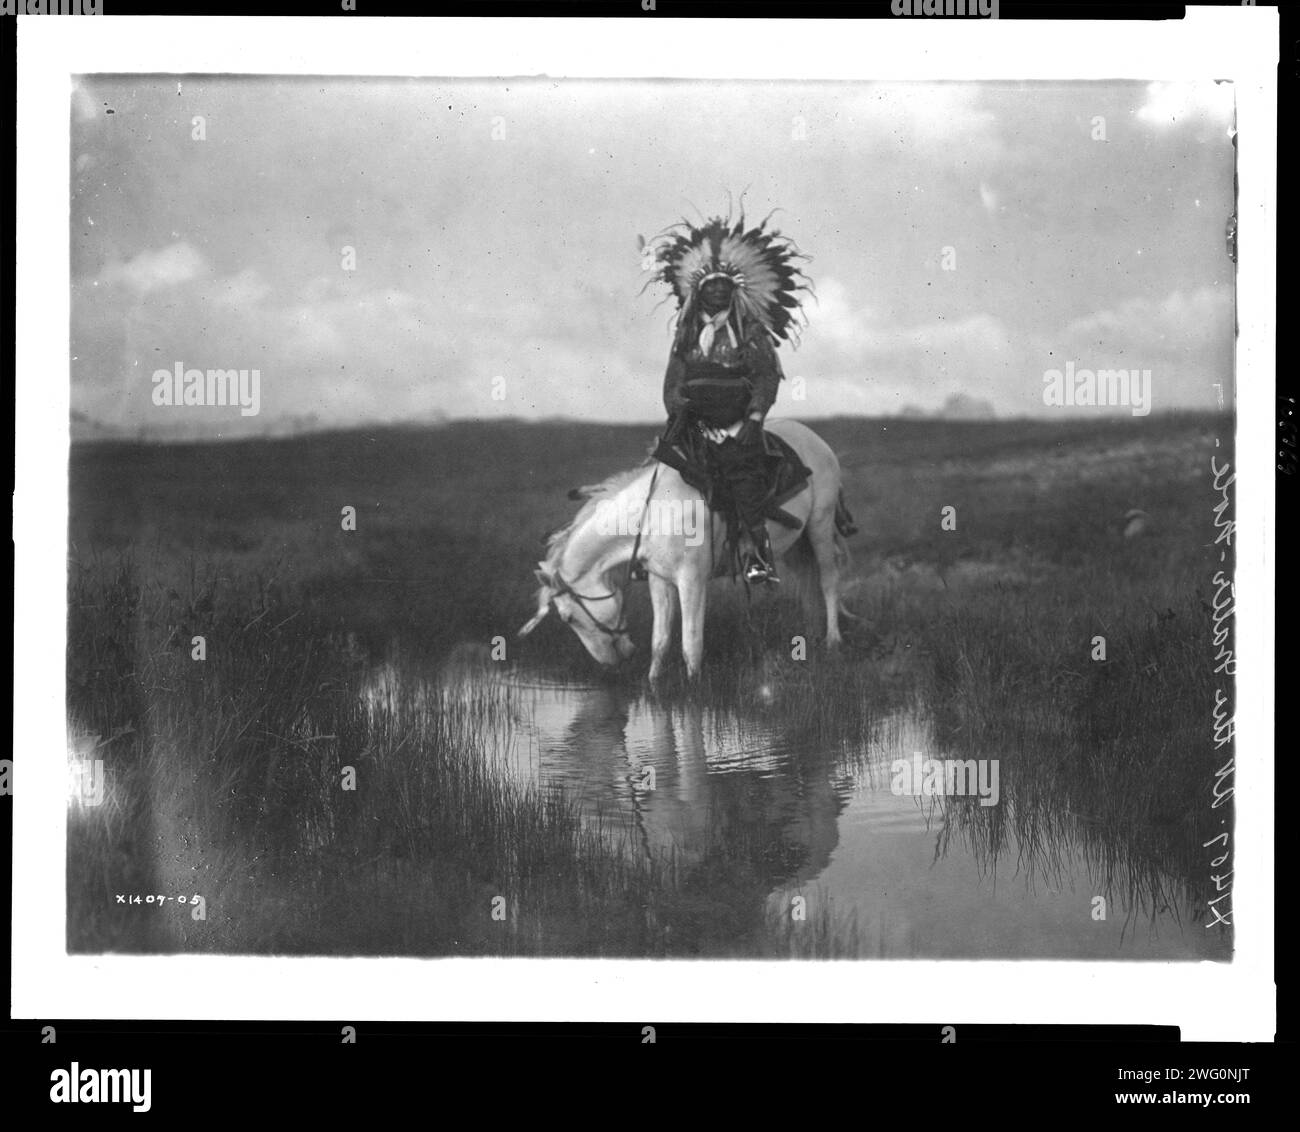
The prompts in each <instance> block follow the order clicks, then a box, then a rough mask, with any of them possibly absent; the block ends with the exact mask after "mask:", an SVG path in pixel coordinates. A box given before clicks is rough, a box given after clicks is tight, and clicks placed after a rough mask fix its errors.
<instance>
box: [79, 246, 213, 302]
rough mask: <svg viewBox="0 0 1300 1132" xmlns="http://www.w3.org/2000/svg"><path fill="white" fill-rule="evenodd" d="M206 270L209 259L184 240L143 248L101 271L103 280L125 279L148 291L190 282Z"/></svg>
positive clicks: (141, 291)
mask: <svg viewBox="0 0 1300 1132" xmlns="http://www.w3.org/2000/svg"><path fill="white" fill-rule="evenodd" d="M206 272H207V261H206V260H204V258H203V256H202V255H201V254H200V253H199V252H198V251H197V250H196V249H195V248H193V247H191V246H190V245H189V244H187V243H185V242H184V241H181V242H180V243H176V244H169V245H168V246H167V247H165V248H160V249H158V250H157V251H143V252H141V253H140V254H139V255H137V256H135V257H134V258H133V259H130V260H128V261H127V262H126V263H118V262H114V263H110V264H108V266H106V267H105V268H104V270H103V271H102V272H101V273H100V281H101V282H104V283H123V284H125V285H126V286H127V287H130V288H131V289H132V290H133V291H137V292H139V293H140V294H142V295H144V294H148V293H149V292H150V291H155V290H157V289H158V288H159V287H175V286H178V285H179V284H181V283H188V282H189V281H190V280H191V279H197V278H199V277H200V276H201V275H204V274H205V273H206Z"/></svg>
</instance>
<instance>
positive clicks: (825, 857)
mask: <svg viewBox="0 0 1300 1132" xmlns="http://www.w3.org/2000/svg"><path fill="white" fill-rule="evenodd" d="M809 423H810V424H811V425H812V427H813V428H815V429H816V430H817V431H818V432H819V433H820V434H821V435H822V436H823V437H825V438H826V440H827V441H828V442H829V443H830V444H831V446H832V448H834V449H835V451H836V452H837V453H838V454H839V457H840V460H841V463H842V466H843V468H844V475H845V484H846V498H847V502H848V505H849V507H850V509H851V511H852V512H853V514H854V517H855V519H856V521H857V525H858V527H859V533H858V534H857V535H856V536H854V537H853V539H852V540H851V542H850V545H851V549H852V553H853V560H852V564H851V566H850V567H849V569H848V572H847V577H846V583H845V587H844V596H845V603H846V605H847V606H848V607H849V609H850V610H852V611H853V613H855V614H856V615H857V617H858V620H854V621H850V622H848V623H846V625H845V645H844V647H843V649H842V650H840V651H839V652H838V653H835V654H828V653H826V652H824V650H822V649H821V648H820V646H819V644H818V642H819V639H820V632H819V626H820V624H821V622H820V614H819V613H818V612H817V610H816V609H815V608H811V609H810V608H809V607H808V606H807V604H806V603H801V602H800V601H799V600H797V595H796V594H795V591H796V590H797V589H798V588H799V587H798V586H797V585H795V584H794V583H795V580H796V579H795V576H794V574H793V573H792V574H791V577H790V579H789V584H788V585H786V586H783V587H782V590H783V591H784V592H780V593H777V594H771V593H754V594H752V595H747V594H746V593H745V592H744V590H743V587H740V586H738V585H735V584H731V583H728V582H727V581H725V580H722V581H718V582H715V583H714V590H713V593H712V596H711V598H710V607H709V619H708V627H707V631H706V657H705V670H704V671H705V674H704V677H703V678H702V680H701V681H700V682H699V684H698V685H697V686H688V685H687V684H686V683H685V682H684V681H683V680H682V679H681V678H680V676H676V677H675V678H674V679H672V680H670V681H669V684H668V686H667V688H665V689H661V690H659V691H657V692H654V693H652V692H651V691H650V690H649V689H648V688H647V687H646V686H645V680H644V676H645V669H646V666H647V663H648V658H647V657H646V656H645V655H644V654H645V653H646V651H647V649H648V639H649V608H648V607H649V603H648V600H647V598H646V595H645V592H644V586H639V587H634V591H633V593H632V597H631V601H632V614H631V623H632V627H633V634H634V636H635V637H636V639H637V641H638V644H639V653H640V655H638V657H636V658H634V659H633V660H632V661H631V662H630V664H629V665H627V666H626V667H625V669H623V670H620V672H619V673H618V674H617V675H615V676H613V677H609V676H605V675H603V674H600V673H597V672H596V671H595V666H594V665H593V662H592V661H591V660H590V658H589V657H588V656H587V654H586V653H585V652H584V651H583V649H582V647H581V646H580V644H579V642H578V640H577V638H576V637H574V636H573V635H572V634H571V633H569V632H568V630H567V629H565V627H564V626H563V625H560V624H558V623H554V619H550V620H548V621H546V622H544V623H543V624H542V625H541V626H540V627H539V628H538V629H537V631H536V632H535V633H534V634H532V635H531V636H529V637H528V638H525V639H522V640H520V639H517V638H516V636H515V633H516V630H517V629H518V628H519V626H520V625H521V624H522V623H523V622H524V621H526V620H527V619H528V617H529V616H530V615H531V613H532V612H533V608H534V601H533V590H534V587H535V581H534V578H533V574H532V570H533V567H534V565H535V564H536V561H537V559H538V558H539V557H540V554H541V550H542V547H541V545H540V539H541V538H542V537H543V536H544V535H545V533H546V532H547V531H549V530H551V529H553V528H555V527H556V526H558V525H560V524H562V523H564V522H565V521H567V519H568V518H569V517H570V516H571V515H572V513H573V510H574V509H575V505H574V504H573V503H571V502H570V501H569V500H568V499H567V498H566V492H567V491H568V489H569V488H571V487H573V486H574V485H575V484H579V483H590V482H593V481H594V480H598V479H600V478H602V477H604V476H607V475H609V474H611V473H613V472H616V471H619V470H621V469H624V468H627V467H630V466H631V465H633V464H636V463H638V462H639V461H640V460H641V459H642V458H644V455H645V453H646V451H647V450H648V448H649V446H650V444H651V441H652V439H653V432H654V430H653V428H650V427H645V426H641V427H635V426H634V427H629V426H597V425H583V424H573V423H565V422H549V423H541V424H525V423H511V422H499V423H459V424H450V425H442V426H438V427H431V428H418V429H417V428H410V429H382V430H381V429H376V430H356V431H350V432H339V433H326V434H317V435H311V436H303V437H298V438H292V439H277V440H261V441H241V442H228V443H212V444H186V445H182V444H166V445H163V444H158V445H149V444H135V443H120V442H109V443H95V444H75V445H74V446H73V449H72V453H71V460H70V497H71V515H70V524H69V528H70V529H69V566H68V570H69V573H68V603H69V609H68V718H69V747H70V750H71V751H72V752H73V754H74V756H75V757H77V758H79V759H93V760H101V761H102V765H103V777H104V794H103V798H102V800H99V802H98V804H95V805H85V804H79V803H77V802H76V801H74V802H73V804H71V805H70V808H69V824H68V837H69V860H68V878H67V880H68V910H69V916H68V947H69V950H71V951H75V952H95V953H98V952H105V951H123V952H181V951H206V952H225V953H241V954H316V955H406V956H440V955H452V954H464V955H498V956H503V955H572V956H605V955H608V956H650V957H697V956H713V957H741V958H745V957H786V956H790V957H817V958H833V957H845V958H848V957H872V956H889V957H896V956H915V957H927V956H950V955H962V954H965V955H972V956H974V955H978V956H980V957H992V958H997V957H999V956H1000V955H1001V956H1002V957H1008V958H1009V957H1031V956H1033V955H1035V954H1043V955H1053V956H1070V955H1076V956H1078V957H1085V956H1086V957H1113V958H1144V957H1150V958H1158V957H1164V958H1170V957H1174V958H1215V959H1226V958H1228V957H1229V956H1230V954H1231V938H1230V936H1228V935H1227V934H1226V933H1225V932H1224V931H1223V930H1222V929H1217V930H1216V932H1214V933H1210V932H1208V931H1207V927H1206V923H1205V920H1206V904H1207V901H1208V900H1210V899H1213V897H1214V895H1215V894H1214V891H1213V885H1212V883H1211V880H1210V877H1211V874H1212V872H1213V871H1214V870H1213V869H1212V868H1211V867H1210V859H1211V856H1212V854H1210V853H1209V852H1208V851H1207V850H1206V849H1205V848H1204V847H1203V846H1204V844H1205V843H1206V842H1207V841H1208V840H1209V839H1210V838H1211V837H1213V836H1215V835H1216V834H1217V833H1219V831H1220V829H1221V828H1222V827H1221V825H1220V821H1221V819H1222V818H1223V817H1224V812H1225V811H1224V808H1222V807H1221V808H1219V809H1212V808H1211V803H1212V802H1213V801H1214V794H1213V787H1214V782H1215V772H1216V770H1217V769H1218V768H1220V767H1221V766H1222V765H1223V764H1224V763H1225V762H1226V761H1227V758H1228V756H1229V754H1230V751H1229V750H1215V749H1214V746H1213V742H1212V737H1213V735H1212V733H1213V727H1212V709H1213V704H1214V696H1215V689H1216V687H1220V686H1222V685H1223V683H1224V681H1225V679H1226V678H1225V677H1224V676H1223V675H1221V674H1220V675H1216V674H1215V673H1214V664H1215V661H1214V656H1215V648H1214V645H1213V643H1212V640H1213V632H1214V624H1213V621H1212V616H1213V608H1212V605H1211V602H1212V600H1213V598H1214V593H1215V587H1214V586H1213V584H1212V581H1211V579H1212V577H1213V575H1214V572H1215V571H1216V570H1217V569H1220V568H1221V565H1220V562H1219V551H1220V550H1221V549H1222V547H1221V546H1215V545H1214V541H1215V537H1216V535H1217V533H1218V532H1217V530H1216V528H1215V526H1214V515H1213V508H1214V506H1215V504H1216V502H1217V493H1216V492H1214V491H1213V490H1212V486H1211V484H1212V476H1211V473H1210V462H1211V457H1212V456H1215V457H1217V458H1218V460H1219V461H1220V463H1223V462H1224V461H1230V460H1233V450H1232V421H1231V419H1230V418H1228V417H1212V416H1208V415H1173V416H1164V417H1158V416H1151V417H1146V418H1133V419H1098V420H1093V421H1088V422H1071V423H1068V424H1061V423H1053V422H1029V421H973V422H944V421H936V420H902V419H890V420H877V419H834V420H824V421H815V422H809ZM1216 440H1217V442H1218V445H1219V446H1218V447H1217V448H1216ZM346 508H354V509H355V516H356V519H355V529H345V528H346V527H347V526H348V525H349V524H345V523H344V521H343V515H344V510H345V509H346ZM946 508H951V509H953V510H952V511H951V512H948V514H949V515H950V516H951V518H950V521H949V522H948V523H947V524H943V523H941V518H942V516H943V515H944V514H945V509H946ZM1134 509H1139V510H1141V511H1142V512H1143V513H1144V516H1143V518H1142V527H1143V529H1141V530H1140V531H1135V530H1133V528H1131V527H1130V533H1129V534H1128V535H1126V534H1125V528H1126V515H1128V513H1129V512H1130V511H1132V510H1134ZM954 520H955V526H954V525H953V521H954ZM945 528H950V529H945ZM1229 565H1230V561H1229ZM801 636H802V637H805V638H806V640H807V642H808V644H807V651H806V655H804V654H803V652H802V650H799V652H800V655H799V656H797V657H796V656H795V655H793V654H794V652H795V651H796V650H792V648H791V641H792V639H793V638H796V637H801ZM198 638H202V646H201V648H202V656H201V658H198V657H196V648H198V647H199V646H197V645H196V639H198ZM1098 638H1104V646H1103V647H1104V653H1102V652H1099V649H1098V645H1097V639H1098ZM548 712H549V713H551V715H549V716H548V715H547V713H548ZM900 721H903V722H900ZM914 727H915V728H919V729H920V732H921V733H923V737H922V738H921V739H916V738H915V733H914V731H912V730H909V728H914ZM882 736H883V737H884V738H882ZM889 736H893V738H892V739H891V738H889ZM661 740H662V742H661ZM665 743H667V744H668V746H664V744H665ZM891 743H893V744H894V747H893V748H890V744H891ZM882 744H883V745H882ZM922 744H924V745H930V746H932V747H933V748H934V749H935V750H941V751H942V752H944V753H945V754H946V755H948V756H950V757H953V758H957V759H975V760H996V761H997V763H998V765H999V766H1000V804H997V805H992V806H982V805H979V804H976V802H975V800H974V799H971V798H965V799H963V798H956V799H954V798H949V799H945V800H944V804H943V805H942V806H939V807H932V808H930V809H925V808H924V807H921V808H920V809H918V810H917V812H916V816H915V820H914V821H913V818H912V817H911V816H909V814H905V813H902V812H901V811H890V813H891V814H892V816H891V817H888V818H887V817H885V816H881V814H882V813H883V811H881V812H880V813H877V812H876V811H873V810H871V809H870V806H869V805H867V803H866V802H863V801H862V799H864V798H866V797H867V794H868V793H869V789H868V788H869V787H870V789H878V788H879V786H880V775H881V774H882V771H881V766H882V765H884V764H882V763H881V757H882V755H881V752H882V751H883V752H885V754H886V755H887V754H888V753H889V750H887V748H888V749H890V750H896V752H904V751H905V752H906V753H907V754H910V753H911V749H910V748H911V747H914V746H919V745H922ZM665 750H668V751H670V754H669V755H667V756H664V755H663V754H662V752H663V751H665ZM656 752H658V753H656ZM566 760H567V761H566ZM656 760H657V761H656ZM765 760H766V761H765ZM888 761H889V760H888V758H885V764H887V763H888ZM647 765H653V766H654V767H655V768H656V769H657V772H658V779H659V781H658V788H657V789H656V790H654V791H653V795H651V794H648V793H647V792H646V791H645V790H644V789H642V788H641V786H639V785H638V784H639V783H640V782H641V779H640V777H638V776H640V775H641V774H642V772H643V770H644V768H645V767H646V766H647ZM883 773H884V774H885V778H884V781H885V782H888V772H883ZM885 793H886V794H887V791H886V792H885ZM854 799H857V800H858V801H856V802H855V801H854ZM926 801H927V803H928V801H929V800H926ZM882 804H883V803H882ZM909 804H910V803H909ZM858 806H865V807H866V808H855V807H858ZM873 814H876V816H875V817H872V815H873ZM850 819H852V820H850ZM904 819H906V821H907V822H909V823H912V824H909V825H907V836H908V837H909V838H913V839H914V842H912V841H909V842H908V844H913V845H914V847H915V845H922V846H923V852H924V855H925V857H926V862H925V867H922V866H921V865H919V864H916V863H915V862H913V863H912V864H908V865H906V866H903V865H899V866H898V871H897V872H896V873H886V872H885V871H881V870H887V869H888V868H889V867H890V866H889V864H888V861H887V853H886V850H887V848H888V845H895V844H901V842H899V843H896V842H889V843H888V845H887V844H886V842H885V841H884V840H880V841H871V840H870V837H872V836H877V834H879V836H880V837H881V838H883V837H884V835H885V834H886V833H888V831H889V829H890V822H891V821H897V822H903V821H904ZM873 822H875V824H874V825H873V824H872V823H873ZM859 825H860V826H861V828H860V829H858V826H859ZM1230 825H1231V818H1230V815H1229V826H1230ZM899 828H900V829H901V828H902V827H901V826H900V827H899ZM855 830H856V832H855ZM900 836H901V834H900ZM944 862H949V863H950V865H951V867H953V868H955V867H956V864H957V863H958V862H961V868H962V871H961V872H960V874H949V873H945V872H943V871H942V870H943V868H947V867H949V866H946V865H944V864H943V863H944ZM887 876H888V878H889V883H888V884H886V883H885V878H886V877H887ZM898 880H901V882H902V887H904V888H906V889H907V891H906V893H900V892H899V891H898V889H899V884H898V883H895V882H896V881H898ZM995 881H996V883H995ZM959 887H960V888H961V889H962V892H961V893H960V899H961V901H963V902H964V903H961V905H960V908H961V909H962V910H961V911H960V913H959V911H958V896H959V893H958V888H959ZM966 890H969V891H968V892H967V891H966ZM123 893H139V894H157V895H158V896H162V897H166V898H167V899H166V900H164V901H163V902H162V903H161V904H158V903H154V904H153V905H144V906H142V905H139V904H134V903H131V902H127V903H125V904H123V903H121V902H119V901H118V899H117V897H118V895H119V894H123ZM795 896H797V897H798V899H799V900H801V901H803V903H801V904H800V908H801V910H803V911H804V913H805V914H804V915H802V916H800V917H796V918H792V917H791V916H789V915H787V914H785V909H786V906H787V904H788V902H789V900H790V899H794V898H795ZM179 897H185V899H186V902H185V903H180V901H179V900H178V898H179ZM193 897H202V909H201V913H202V914H201V916H199V918H196V915H198V913H197V912H196V911H195V906H194V905H193V904H192V903H191V902H190V901H191V898H193ZM1098 898H1101V899H1103V900H1104V901H1105V902H1106V905H1107V906H1108V907H1110V908H1112V909H1122V910H1123V914H1122V916H1121V915H1119V914H1117V913H1115V912H1112V915H1111V920H1110V921H1109V922H1110V923H1113V924H1114V930H1113V931H1111V930H1110V929H1109V928H1107V929H1105V931H1104V932H1103V933H1102V934H1099V931H1101V929H1099V928H1098V927H1097V917H1096V915H1095V908H1096V904H1095V901H1096V900H1097V899H1098ZM900 901H901V903H900ZM1002 901H1012V903H1011V904H1006V903H999V902H1002ZM981 909H984V910H985V911H987V914H988V915H989V916H990V917H992V916H994V914H995V913H996V918H997V920H998V921H999V923H1003V924H1005V922H1006V921H1008V919H1010V920H1011V921H1014V920H1015V918H1016V917H1017V916H1021V917H1023V923H1022V928H1021V930H1022V932H1023V933H1024V934H1023V935H1022V936H1018V937H1015V938H1018V939H1021V940H1022V943H1023V946H1021V947H1019V948H1018V949H1015V950H1012V949H1009V948H1007V949H1006V950H1005V951H1003V950H1000V949H1001V948H1003V943H1004V942H1005V940H1007V939H1010V938H1012V937H1010V936H1006V935H1003V936H997V937H996V938H994V936H992V935H989V934H988V933H987V932H986V933H985V934H983V935H979V934H976V935H972V936H970V937H969V938H968V937H966V936H963V935H962V934H961V931H963V930H965V929H961V928H960V926H959V925H958V923H957V921H958V919H959V918H960V917H969V916H972V915H974V916H976V917H977V918H978V916H979V915H981V914H983V913H982V912H981ZM1152 925H1156V926H1157V927H1158V930H1157V928H1156V927H1153V926H1152ZM1013 926H1014V924H1013ZM990 930H991V929H990ZM998 930H999V931H1009V930H1011V929H1010V928H1007V927H1005V926H1004V927H1000V928H999V929H998ZM1155 936H1159V938H1160V941H1161V942H1160V944H1159V947H1157V946H1156V945H1155V944H1154V943H1151V942H1150V941H1151V940H1152V939H1153V938H1155ZM1211 938H1212V942H1207V941H1210V940H1211ZM999 940H1001V941H1003V943H999V942H998V941H999ZM1161 948H1172V949H1173V950H1161Z"/></svg>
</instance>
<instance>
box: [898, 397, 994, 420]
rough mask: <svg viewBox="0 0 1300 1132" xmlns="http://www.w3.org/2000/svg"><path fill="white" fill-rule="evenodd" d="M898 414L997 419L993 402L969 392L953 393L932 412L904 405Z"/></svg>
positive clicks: (919, 417) (921, 417) (917, 417)
mask: <svg viewBox="0 0 1300 1132" xmlns="http://www.w3.org/2000/svg"><path fill="white" fill-rule="evenodd" d="M898 415H899V416H900V417H903V418H904V419H906V420H934V421H992V420H996V419H997V413H996V412H995V411H994V409H993V403H992V402H991V401H986V400H984V399H983V398H982V397H972V396H971V395H970V394H969V393H951V394H949V395H948V397H947V399H946V400H945V401H944V403H943V404H942V405H941V406H940V407H939V408H938V409H936V410H935V411H934V412H932V413H928V412H926V411H925V410H924V409H918V408H917V407H916V406H915V405H904V406H903V408H902V409H900V410H899V413H898Z"/></svg>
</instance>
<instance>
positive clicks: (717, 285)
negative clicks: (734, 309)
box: [700, 279, 732, 314]
mask: <svg viewBox="0 0 1300 1132" xmlns="http://www.w3.org/2000/svg"><path fill="white" fill-rule="evenodd" d="M731 288H732V284H731V280H730V279H710V280H709V281H708V282H706V283H705V284H704V286H702V287H701V288H700V306H702V307H703V308H704V311H705V313H706V314H717V313H718V312H719V311H724V310H726V309H727V307H729V306H730V305H731Z"/></svg>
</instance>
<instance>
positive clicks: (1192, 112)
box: [1137, 82, 1235, 127]
mask: <svg viewBox="0 0 1300 1132" xmlns="http://www.w3.org/2000/svg"><path fill="white" fill-rule="evenodd" d="M1234 105H1235V102H1234V95H1233V87H1232V84H1231V83H1227V82H1222V83H1217V82H1185V83H1150V84H1149V85H1148V86H1147V98H1146V102H1144V103H1143V104H1142V106H1141V107H1140V108H1139V109H1138V112H1137V116H1138V118H1139V120H1141V121H1143V122H1149V123H1150V124H1152V125H1154V126H1177V125H1181V124H1182V123H1185V122H1189V121H1210V122H1213V123H1216V124H1221V125H1223V126H1225V127H1226V126H1228V125H1230V124H1231V122H1232V115H1233V109H1234Z"/></svg>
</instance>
